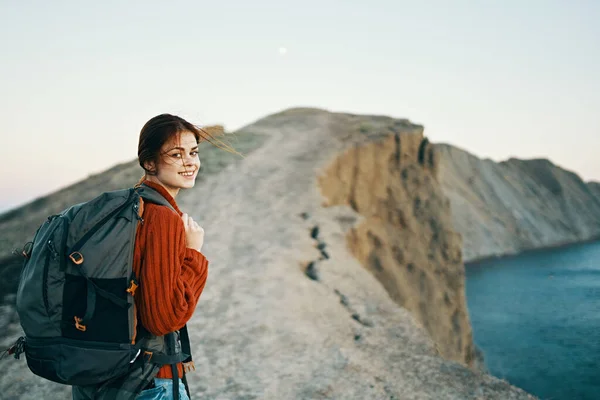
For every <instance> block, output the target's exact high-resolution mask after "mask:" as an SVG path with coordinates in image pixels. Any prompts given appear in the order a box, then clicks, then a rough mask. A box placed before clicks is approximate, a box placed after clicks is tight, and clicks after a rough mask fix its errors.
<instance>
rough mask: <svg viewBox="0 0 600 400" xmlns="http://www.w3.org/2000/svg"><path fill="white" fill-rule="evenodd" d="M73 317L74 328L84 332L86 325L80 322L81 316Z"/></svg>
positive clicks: (81, 320)
mask: <svg viewBox="0 0 600 400" xmlns="http://www.w3.org/2000/svg"><path fill="white" fill-rule="evenodd" d="M74 318H75V328H77V329H78V330H80V331H81V332H85V331H86V329H87V327H86V326H85V325H83V324H81V322H83V318H78V317H77V316H75V317H74Z"/></svg>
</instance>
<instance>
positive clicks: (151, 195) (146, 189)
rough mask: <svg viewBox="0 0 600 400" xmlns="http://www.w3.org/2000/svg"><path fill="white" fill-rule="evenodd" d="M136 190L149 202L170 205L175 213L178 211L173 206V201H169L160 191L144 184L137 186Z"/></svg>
mask: <svg viewBox="0 0 600 400" xmlns="http://www.w3.org/2000/svg"><path fill="white" fill-rule="evenodd" d="M135 191H136V192H137V193H138V194H139V195H140V197H141V198H143V199H144V200H145V201H147V202H149V203H154V204H158V205H161V206H166V207H169V208H170V209H171V210H173V211H174V212H175V213H177V211H176V210H175V209H174V208H173V206H172V205H171V203H169V202H168V201H167V199H165V198H164V197H163V196H162V195H161V194H160V193H158V192H157V191H156V190H154V189H152V188H151V187H150V186H147V185H143V184H142V185H139V186H137V187H136V188H135Z"/></svg>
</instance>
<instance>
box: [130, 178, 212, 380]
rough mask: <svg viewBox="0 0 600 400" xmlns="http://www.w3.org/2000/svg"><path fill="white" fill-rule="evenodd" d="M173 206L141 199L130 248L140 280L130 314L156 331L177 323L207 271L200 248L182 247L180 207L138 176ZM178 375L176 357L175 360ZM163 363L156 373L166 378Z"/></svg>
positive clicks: (185, 315)
mask: <svg viewBox="0 0 600 400" xmlns="http://www.w3.org/2000/svg"><path fill="white" fill-rule="evenodd" d="M144 184H145V185H148V186H150V187H151V188H153V189H155V190H157V191H158V192H159V193H160V194H161V195H163V197H164V198H165V199H167V200H168V201H169V203H171V205H172V206H173V208H174V209H175V210H177V214H179V215H177V214H175V213H174V212H173V210H171V209H169V208H168V207H165V206H160V205H156V204H152V203H148V202H145V203H144V209H143V219H144V222H143V223H141V224H139V225H138V230H137V234H136V242H135V249H134V254H133V271H134V273H135V275H136V276H137V277H138V278H139V282H140V286H139V288H138V290H137V291H136V293H135V306H136V315H137V318H138V320H139V321H140V322H141V323H142V325H143V326H144V327H145V328H146V329H147V330H148V331H149V332H150V333H152V334H154V335H157V336H162V335H165V334H167V333H169V332H173V331H175V330H178V329H181V328H182V327H183V326H184V325H185V324H186V323H187V321H188V320H189V319H190V318H191V317H192V314H193V313H194V310H195V308H196V304H197V303H198V299H199V298H200V294H201V293H202V290H203V289H204V285H205V283H206V278H207V275H208V261H207V260H206V258H205V257H204V255H202V253H200V252H198V251H196V250H194V249H191V248H188V247H186V237H185V228H184V226H183V221H182V220H181V215H182V212H181V211H180V210H179V207H177V203H175V199H174V198H173V197H172V196H171V195H170V194H169V193H168V192H167V190H166V189H165V188H163V187H162V186H161V185H159V184H157V183H154V182H150V181H147V180H146V181H144ZM177 368H178V370H179V377H182V376H183V367H182V365H181V363H180V364H179V365H178V366H177ZM172 377H173V374H172V372H171V366H170V365H165V366H163V367H162V368H161V369H160V371H159V372H158V375H157V378H172Z"/></svg>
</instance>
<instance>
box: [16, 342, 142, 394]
mask: <svg viewBox="0 0 600 400" xmlns="http://www.w3.org/2000/svg"><path fill="white" fill-rule="evenodd" d="M137 351H138V350H137V349H135V348H134V346H132V345H129V344H117V343H115V344H106V343H96V342H84V341H77V340H67V339H63V338H50V339H30V338H28V339H27V341H26V343H25V355H26V358H27V365H28V366H29V369H30V370H31V371H32V372H33V373H34V374H36V375H38V376H41V377H43V378H46V379H49V380H51V381H54V382H58V383H62V384H66V385H77V386H86V385H97V384H100V383H102V382H105V381H107V380H109V379H113V378H116V377H119V376H122V375H124V374H126V373H127V372H128V371H129V368H130V366H131V364H130V362H131V361H132V360H133V359H134V358H135V356H136V354H137Z"/></svg>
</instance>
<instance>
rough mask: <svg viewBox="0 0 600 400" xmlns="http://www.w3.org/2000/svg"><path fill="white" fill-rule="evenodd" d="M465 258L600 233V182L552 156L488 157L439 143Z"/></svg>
mask: <svg viewBox="0 0 600 400" xmlns="http://www.w3.org/2000/svg"><path fill="white" fill-rule="evenodd" d="M435 147H436V154H438V155H439V159H440V182H441V184H442V186H443V189H444V193H445V194H446V196H447V197H448V198H449V199H450V202H451V208H452V219H453V226H454V228H455V229H456V230H457V231H458V232H460V234H461V236H462V238H463V258H464V260H465V261H471V260H474V259H477V258H483V257H490V256H498V255H506V254H514V253H518V252H521V251H524V250H529V249H535V248H541V247H551V246H559V245H564V244H569V243H575V242H580V241H585V240H590V239H596V238H598V237H599V236H600V184H599V183H594V182H592V183H586V182H584V181H583V180H582V179H581V178H580V177H579V176H578V175H577V174H575V173H573V172H570V171H567V170H565V169H562V168H560V167H558V166H556V165H554V164H553V163H552V162H550V161H549V160H546V159H533V160H519V159H515V158H511V159H509V160H507V161H504V162H500V163H496V162H494V161H491V160H482V159H479V158H477V157H475V156H474V155H472V154H469V153H468V152H466V151H464V150H461V149H459V148H457V147H454V146H450V145H447V144H437V145H436V146H435Z"/></svg>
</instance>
